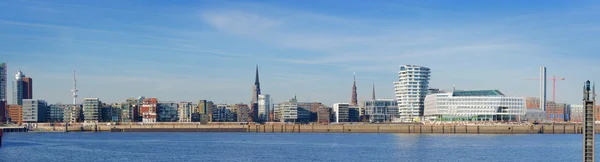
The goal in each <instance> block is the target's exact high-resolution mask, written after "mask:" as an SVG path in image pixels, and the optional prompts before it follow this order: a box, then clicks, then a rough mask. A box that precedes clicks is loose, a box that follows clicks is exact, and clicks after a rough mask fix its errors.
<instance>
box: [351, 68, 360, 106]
mask: <svg viewBox="0 0 600 162" xmlns="http://www.w3.org/2000/svg"><path fill="white" fill-rule="evenodd" d="M350 104H352V105H358V99H357V95H356V73H354V83H353V84H352V101H351V102H350Z"/></svg>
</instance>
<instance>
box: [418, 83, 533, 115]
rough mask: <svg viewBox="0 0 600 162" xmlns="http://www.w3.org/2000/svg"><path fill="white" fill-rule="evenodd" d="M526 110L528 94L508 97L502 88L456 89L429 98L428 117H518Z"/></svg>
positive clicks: (425, 113) (428, 96) (427, 104)
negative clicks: (526, 96)
mask: <svg viewBox="0 0 600 162" xmlns="http://www.w3.org/2000/svg"><path fill="white" fill-rule="evenodd" d="M525 113H526V110H525V98H523V97H507V96H505V95H504V94H503V93H501V92H500V91H498V90H474V91H454V92H450V93H438V94H432V95H427V97H426V98H425V111H424V115H425V119H426V120H435V121H496V120H502V121H516V120H519V117H520V116H522V115H525Z"/></svg>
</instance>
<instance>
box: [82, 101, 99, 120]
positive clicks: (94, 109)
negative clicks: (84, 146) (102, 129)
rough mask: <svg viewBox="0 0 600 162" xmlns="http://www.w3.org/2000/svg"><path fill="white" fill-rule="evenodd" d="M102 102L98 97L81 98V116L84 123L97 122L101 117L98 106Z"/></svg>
mask: <svg viewBox="0 0 600 162" xmlns="http://www.w3.org/2000/svg"><path fill="white" fill-rule="evenodd" d="M101 104H102V103H101V102H100V99H98V98H85V99H83V118H84V122H86V123H95V122H99V121H100V118H101V114H100V107H101V106H102V105H101Z"/></svg>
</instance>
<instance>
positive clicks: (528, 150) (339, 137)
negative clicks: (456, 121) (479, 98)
mask: <svg viewBox="0 0 600 162" xmlns="http://www.w3.org/2000/svg"><path fill="white" fill-rule="evenodd" d="M581 140H582V137H581V135H537V134H536V135H409V134H309V133H302V134H255V133H77V132H72V133H5V137H4V140H3V146H2V147H1V148H0V161H7V162H20V161H244V162H247V161H302V162H306V161H561V162H562V161H581V155H582V153H581V150H582V146H581V145H582V143H581ZM596 147H598V146H596Z"/></svg>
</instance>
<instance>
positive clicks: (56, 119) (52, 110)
mask: <svg viewBox="0 0 600 162" xmlns="http://www.w3.org/2000/svg"><path fill="white" fill-rule="evenodd" d="M48 107H49V108H48V119H47V121H48V122H52V123H62V122H64V117H65V110H64V109H65V106H64V105H63V104H60V103H57V104H52V105H49V106H48Z"/></svg>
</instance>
